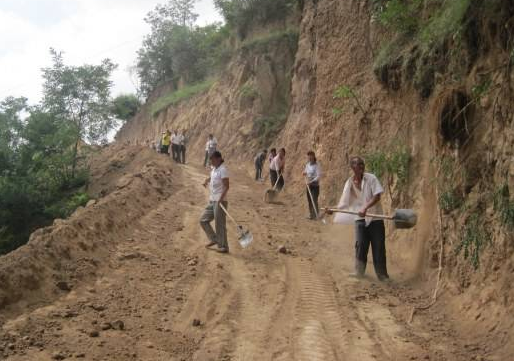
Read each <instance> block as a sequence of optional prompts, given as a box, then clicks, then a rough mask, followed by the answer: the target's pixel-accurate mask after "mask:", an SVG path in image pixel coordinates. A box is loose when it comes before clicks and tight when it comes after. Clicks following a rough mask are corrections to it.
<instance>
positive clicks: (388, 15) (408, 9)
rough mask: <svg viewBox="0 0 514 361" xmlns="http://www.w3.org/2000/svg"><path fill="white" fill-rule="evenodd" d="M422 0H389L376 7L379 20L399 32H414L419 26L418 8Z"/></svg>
mask: <svg viewBox="0 0 514 361" xmlns="http://www.w3.org/2000/svg"><path fill="white" fill-rule="evenodd" d="M421 5H422V0H410V1H408V0H407V1H406V0H390V1H387V2H386V3H385V6H380V7H376V8H375V9H377V10H378V14H376V15H377V17H378V19H379V20H380V22H381V23H382V24H383V25H384V26H386V27H389V28H392V29H394V30H396V31H397V32H400V33H408V34H410V33H414V32H416V31H417V30H418V27H419V23H418V22H419V10H420V7H421Z"/></svg>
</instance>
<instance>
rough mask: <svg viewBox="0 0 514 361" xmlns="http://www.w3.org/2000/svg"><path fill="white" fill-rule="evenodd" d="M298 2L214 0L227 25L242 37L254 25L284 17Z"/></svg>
mask: <svg viewBox="0 0 514 361" xmlns="http://www.w3.org/2000/svg"><path fill="white" fill-rule="evenodd" d="M298 3H299V1H298V0H214V4H215V6H216V8H217V9H218V10H219V11H220V12H221V14H222V15H223V17H224V18H225V21H226V23H227V25H228V26H229V27H230V28H231V29H234V30H235V31H236V32H237V34H238V35H239V36H240V37H241V38H242V39H244V38H246V36H247V34H248V32H249V30H250V29H251V27H252V26H254V25H266V24H269V23H271V22H273V21H277V20H284V19H286V18H287V15H288V14H290V13H291V12H292V11H293V10H294V9H295V8H296V7H297V6H298Z"/></svg>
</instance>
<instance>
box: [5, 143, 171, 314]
mask: <svg viewBox="0 0 514 361" xmlns="http://www.w3.org/2000/svg"><path fill="white" fill-rule="evenodd" d="M151 156H153V152H152V151H151V150H149V149H141V148H139V147H124V146H119V145H116V146H110V147H108V148H105V149H103V150H101V151H100V153H99V154H97V155H95V156H93V160H92V163H91V168H92V186H91V194H92V195H93V196H95V195H96V196H100V195H102V196H103V197H102V198H100V199H99V200H98V201H92V202H90V203H89V205H88V206H86V207H85V208H83V207H81V208H79V209H77V210H76V211H75V212H74V213H73V215H72V216H71V217H70V218H69V219H66V220H61V219H57V220H55V221H54V224H53V225H52V226H50V227H46V228H42V229H39V230H38V231H36V232H34V233H33V234H32V235H31V237H30V241H29V243H28V244H27V245H26V246H24V247H21V248H19V249H18V250H16V251H14V252H12V253H10V254H8V255H5V256H2V257H1V261H0V285H1V287H0V311H1V312H0V323H1V322H2V321H4V320H5V318H6V317H8V316H12V315H15V314H18V313H20V312H22V311H23V312H26V311H27V310H30V309H32V308H35V307H38V306H40V305H42V304H46V303H49V302H51V301H53V300H55V299H57V298H58V297H61V296H62V295H63V294H64V293H66V292H68V291H69V290H71V289H73V288H74V287H75V285H78V284H80V283H82V282H85V281H87V280H91V279H94V278H95V275H96V271H97V270H98V268H99V267H101V266H102V264H103V263H104V262H106V260H107V259H108V258H109V256H110V254H111V253H112V251H113V249H114V248H115V247H116V244H117V243H118V242H119V241H120V240H124V238H125V237H128V235H127V228H128V226H129V225H131V224H133V223H135V222H137V221H138V219H140V218H141V217H142V216H143V215H144V214H146V213H147V212H148V211H149V210H151V209H152V208H153V206H154V204H155V203H156V202H158V201H159V200H160V199H161V198H164V197H167V196H168V195H169V194H170V193H171V192H172V189H173V188H172V176H171V170H169V167H168V166H167V164H169V163H168V160H164V159H159V158H151ZM167 168H168V170H167ZM134 192H137V193H138V196H137V197H136V196H134ZM141 195H143V197H142V196H141Z"/></svg>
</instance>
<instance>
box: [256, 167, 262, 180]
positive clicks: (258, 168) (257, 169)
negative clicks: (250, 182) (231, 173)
mask: <svg viewBox="0 0 514 361" xmlns="http://www.w3.org/2000/svg"><path fill="white" fill-rule="evenodd" d="M261 178H262V164H259V163H255V180H259V179H261Z"/></svg>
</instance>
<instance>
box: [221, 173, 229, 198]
mask: <svg viewBox="0 0 514 361" xmlns="http://www.w3.org/2000/svg"><path fill="white" fill-rule="evenodd" d="M221 181H222V182H223V193H221V197H220V202H223V201H224V200H225V197H226V196H227V193H228V190H229V188H230V182H229V179H228V178H223V179H222V180H221Z"/></svg>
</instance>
